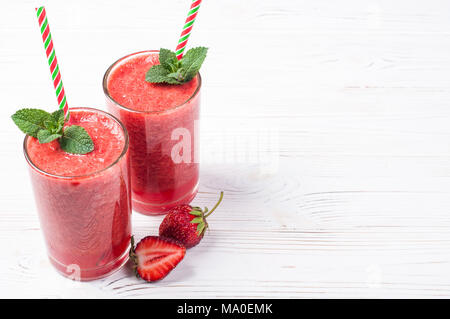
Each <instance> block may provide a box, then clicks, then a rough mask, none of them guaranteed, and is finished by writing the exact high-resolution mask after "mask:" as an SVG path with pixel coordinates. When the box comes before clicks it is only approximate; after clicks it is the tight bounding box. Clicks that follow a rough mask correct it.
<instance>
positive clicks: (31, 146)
mask: <svg viewBox="0 0 450 319" xmlns="http://www.w3.org/2000/svg"><path fill="white" fill-rule="evenodd" d="M66 125H79V126H82V127H84V128H85V129H86V131H87V132H88V133H89V135H90V136H91V138H92V140H93V142H94V150H93V151H92V152H90V153H88V154H84V155H77V154H70V153H66V152H64V151H63V150H61V148H60V146H59V143H58V142H57V141H56V140H55V141H53V142H50V143H47V144H40V143H39V141H38V140H37V139H36V138H34V137H30V136H26V137H25V140H24V153H25V158H26V160H27V162H28V164H29V171H30V176H31V182H32V186H33V190H34V194H35V200H36V204H37V210H38V213H39V220H40V224H41V228H42V231H43V233H44V238H45V241H46V245H47V251H48V256H49V258H50V261H51V263H52V264H53V265H54V266H55V267H56V269H57V270H58V271H59V272H60V273H61V274H63V275H65V276H68V277H71V278H73V279H77V280H83V281H85V280H93V279H98V278H101V277H104V276H106V275H108V274H110V273H112V272H114V271H115V270H117V269H118V268H120V267H121V266H122V265H123V264H124V263H125V262H126V261H127V259H128V249H129V243H130V238H131V194H130V190H131V185H130V175H129V173H128V171H129V159H128V133H127V131H126V129H125V127H124V126H123V125H122V124H121V123H120V121H119V120H117V119H116V118H115V117H114V116H112V115H110V114H108V113H106V112H103V111H99V110H96V109H91V108H73V109H71V110H70V120H69V123H67V124H66Z"/></svg>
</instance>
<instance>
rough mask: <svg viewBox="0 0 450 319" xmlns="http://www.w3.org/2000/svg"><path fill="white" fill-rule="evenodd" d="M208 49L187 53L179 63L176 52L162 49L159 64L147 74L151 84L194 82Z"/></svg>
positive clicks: (201, 48)
mask: <svg viewBox="0 0 450 319" xmlns="http://www.w3.org/2000/svg"><path fill="white" fill-rule="evenodd" d="M207 51H208V48H205V47H197V48H192V49H190V50H189V51H187V52H186V54H185V55H184V56H183V58H182V59H181V60H180V61H178V59H177V56H176V54H175V52H173V51H170V50H168V49H163V48H161V49H160V50H159V63H160V64H158V65H153V66H152V67H151V68H150V70H148V71H147V73H146V74H145V80H146V81H147V82H150V83H168V84H183V83H186V82H189V81H190V80H192V79H193V78H194V77H195V76H196V75H197V73H198V71H199V70H200V68H201V66H202V64H203V61H205V58H206V53H207Z"/></svg>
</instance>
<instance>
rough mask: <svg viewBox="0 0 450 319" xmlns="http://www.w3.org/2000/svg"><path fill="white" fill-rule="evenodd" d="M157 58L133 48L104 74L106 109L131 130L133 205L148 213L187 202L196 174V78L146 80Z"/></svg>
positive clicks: (195, 185) (195, 184)
mask: <svg viewBox="0 0 450 319" xmlns="http://www.w3.org/2000/svg"><path fill="white" fill-rule="evenodd" d="M156 64H159V56H158V51H144V52H138V53H134V54H131V55H128V56H126V57H124V58H122V59H120V60H119V61H117V62H115V63H114V64H113V65H112V66H111V67H110V68H109V69H108V70H107V71H106V74H105V77H104V80H103V88H104V91H105V95H106V101H107V106H108V110H109V111H110V112H111V113H113V114H115V115H116V116H117V117H118V118H119V119H120V120H121V121H122V122H123V123H124V125H125V126H126V128H127V130H128V133H129V136H130V157H131V184H132V201H133V208H134V209H135V210H136V211H138V212H140V213H143V214H147V215H152V214H161V213H166V212H167V211H168V210H169V209H170V208H172V207H174V206H176V205H179V204H186V203H189V202H190V201H191V200H192V199H193V198H194V197H195V195H196V193H197V188H198V179H199V165H198V161H197V158H196V155H197V149H196V148H198V143H199V141H198V134H196V126H197V124H196V123H197V121H198V119H199V109H200V86H201V78H200V76H199V75H197V76H196V77H195V78H194V79H192V80H191V81H189V82H187V83H184V84H181V85H170V84H154V83H148V82H146V81H145V74H146V72H147V71H148V70H149V69H150V68H151V67H152V66H153V65H156Z"/></svg>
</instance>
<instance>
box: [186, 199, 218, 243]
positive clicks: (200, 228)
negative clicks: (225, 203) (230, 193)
mask: <svg viewBox="0 0 450 319" xmlns="http://www.w3.org/2000/svg"><path fill="white" fill-rule="evenodd" d="M222 198H223V192H220V197H219V200H218V201H217V203H216V205H214V207H213V208H212V209H211V210H210V211H209V212H208V208H207V207H205V209H204V210H202V209H201V208H200V207H192V210H191V211H190V212H189V213H190V214H191V215H193V216H195V217H194V218H192V220H191V224H197V230H196V231H197V236H199V237H200V236H202V235H203V233H204V232H205V230H206V229H207V228H208V223H207V222H206V217H208V216H209V215H211V214H212V212H213V211H214V210H215V209H216V208H217V207H218V206H219V204H220V202H221V201H222Z"/></svg>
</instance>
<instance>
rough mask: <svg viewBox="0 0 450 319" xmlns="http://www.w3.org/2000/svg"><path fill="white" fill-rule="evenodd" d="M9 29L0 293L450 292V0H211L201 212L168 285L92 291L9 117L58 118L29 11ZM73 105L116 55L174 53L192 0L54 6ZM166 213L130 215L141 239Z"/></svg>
mask: <svg viewBox="0 0 450 319" xmlns="http://www.w3.org/2000/svg"><path fill="white" fill-rule="evenodd" d="M39 4H41V3H39V2H37V1H9V3H6V2H5V3H2V9H3V10H2V12H3V14H2V19H0V92H1V99H2V106H1V107H0V136H1V143H0V145H1V150H0V158H1V165H0V170H1V179H0V191H1V197H0V198H1V202H0V210H1V212H0V251H1V254H2V257H1V258H0V297H57V298H60V297H63V298H65V297H75V298H78V297H88V298H93V297H106V298H109V297H112V298H115V297H119V298H125V297H138V298H168V297H172V298H195V297H198V298H203V297H211V298H217V297H245V298H247V297H249V298H253V297H255V298H258V297H275V298H278V297H288V298H289V297H296V298H298V297H300V298H303V297H305V298H310V297H313V298H316V297H325V298H328V297H364V298H366V297H376V298H378V297H450V2H449V1H445V0H442V1H438V0H430V1H419V0H413V1H406V0H404V1H387V0H386V1H377V0H372V1H369V0H367V1H361V0H346V1H324V0H322V1H295V0H292V1H288V0H277V1H269V0H246V1H241V0H227V1H224V0H221V1H219V0H214V1H208V0H205V1H204V3H203V4H202V8H201V10H200V13H199V16H198V19H197V22H196V25H195V27H194V32H193V35H192V37H191V39H190V42H189V45H190V46H191V47H193V46H196V45H206V46H208V47H210V52H209V56H208V58H207V60H206V62H205V65H204V67H203V68H202V75H203V77H204V86H203V89H202V90H203V96H202V128H201V139H202V166H201V185H200V193H199V194H198V196H197V198H196V199H195V204H198V205H199V206H205V205H209V206H212V204H213V203H214V202H215V201H216V198H217V195H218V192H219V191H220V190H224V191H225V199H224V202H223V205H222V206H221V207H220V209H218V210H217V212H216V213H215V214H214V215H213V216H212V217H211V219H210V225H211V231H210V232H209V233H208V234H207V236H206V237H205V239H204V240H203V241H202V243H201V244H200V245H199V246H197V247H196V248H193V249H191V250H189V251H188V253H187V255H186V257H185V259H184V260H183V262H182V263H181V264H180V265H179V267H177V268H176V269H175V270H174V271H173V272H172V273H171V274H170V275H169V276H168V277H167V278H166V279H164V280H163V281H161V282H158V283H155V284H148V283H145V282H143V281H140V280H138V279H136V278H134V277H133V276H132V275H131V273H130V271H129V270H128V268H123V269H122V270H121V271H119V272H117V273H115V274H114V275H112V276H111V277H108V278H106V279H102V280H98V281H95V282H89V283H78V282H71V281H69V280H66V279H64V278H63V277H61V276H59V275H58V274H57V273H56V272H55V271H54V270H53V269H52V267H51V266H50V264H49V262H48V261H47V258H46V253H45V247H44V242H43V239H42V235H41V231H40V227H39V222H38V218H37V213H36V208H35V205H34V200H33V196H32V190H31V186H30V182H29V177H28V172H27V170H26V163H25V159H24V157H23V154H22V145H21V143H22V139H23V135H22V134H21V133H19V131H18V130H17V128H16V127H15V126H14V124H13V123H12V121H11V120H10V118H9V116H10V115H11V114H13V113H14V112H15V110H17V109H18V108H21V107H25V106H27V107H41V108H46V109H48V110H51V109H53V108H55V107H56V102H55V97H54V92H53V88H52V84H51V80H50V76H49V72H48V69H47V65H46V61H45V57H44V52H43V48H42V43H41V39H40V35H39V32H38V29H37V22H36V20H35V16H34V7H35V6H36V5H39ZM45 5H46V8H47V12H48V15H49V21H50V25H51V27H52V33H53V38H54V41H55V48H56V53H57V55H58V59H59V61H60V67H61V71H62V75H63V79H64V84H65V86H66V91H67V95H68V101H69V105H71V106H90V107H98V108H101V109H104V108H105V106H104V97H103V92H102V88H101V79H102V76H103V74H104V71H105V70H106V68H107V67H108V66H109V65H110V64H111V63H112V62H113V61H114V60H116V59H117V58H119V57H121V56H123V55H125V54H127V53H131V52H135V51H139V50H143V49H158V48H159V47H167V48H173V47H174V46H175V44H176V41H177V37H178V35H179V32H180V28H181V25H182V23H183V20H184V18H185V14H186V9H187V7H188V6H189V1H187V0H184V1H181V0H176V1H175V0H172V1H167V0H158V1H155V0H152V1H148V0H145V1H128V2H127V4H126V5H124V2H123V1H111V0H103V1H76V2H75V1H71V2H70V3H69V2H66V1H45ZM160 221H161V218H160V217H155V218H153V217H145V216H142V215H139V214H137V213H135V214H134V216H133V232H134V234H135V235H136V237H137V238H138V239H139V238H141V237H143V236H146V235H150V234H156V233H157V229H158V225H159V223H160Z"/></svg>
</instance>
